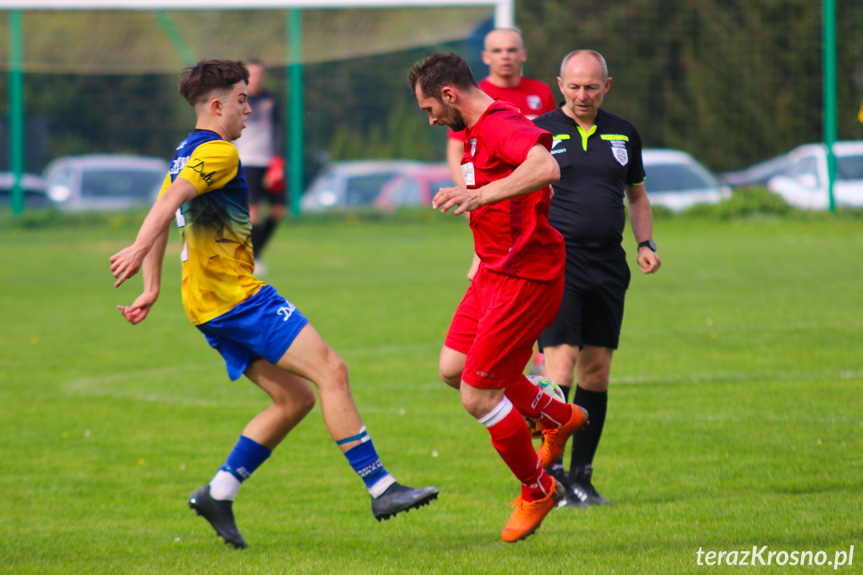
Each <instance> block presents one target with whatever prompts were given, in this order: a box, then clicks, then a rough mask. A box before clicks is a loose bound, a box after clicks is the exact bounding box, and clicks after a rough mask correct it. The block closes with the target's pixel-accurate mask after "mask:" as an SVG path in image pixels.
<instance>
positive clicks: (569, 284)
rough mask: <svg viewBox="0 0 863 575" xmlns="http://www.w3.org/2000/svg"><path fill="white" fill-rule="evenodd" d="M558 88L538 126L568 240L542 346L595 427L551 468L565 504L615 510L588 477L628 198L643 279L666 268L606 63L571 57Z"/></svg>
mask: <svg viewBox="0 0 863 575" xmlns="http://www.w3.org/2000/svg"><path fill="white" fill-rule="evenodd" d="M557 82H558V85H559V86H560V91H561V93H562V94H563V97H564V100H565V101H564V104H563V105H562V106H561V107H560V108H558V109H557V110H555V111H553V112H549V113H548V114H544V115H542V116H540V117H538V118H536V119H535V120H534V122H535V123H536V124H537V125H538V126H539V127H541V128H544V129H546V130H548V131H549V132H551V134H552V136H553V138H554V140H553V145H552V150H551V153H552V155H553V156H554V158H555V159H556V160H557V161H558V164H559V165H560V172H561V177H560V180H559V181H558V182H557V183H555V184H554V186H553V187H554V197H553V198H552V201H551V209H550V212H549V221H550V222H551V224H552V225H553V226H554V227H555V228H557V230H558V231H560V233H561V234H562V235H563V237H564V241H565V242H566V272H565V277H566V287H565V291H564V295H563V301H562V303H561V306H560V311H559V312H558V315H557V318H556V319H555V321H554V323H553V324H552V325H551V326H550V327H548V328H547V329H546V330H545V331H543V332H542V335H541V336H540V338H539V343H540V347H541V348H542V350H543V352H544V354H545V365H546V375H547V376H548V377H549V378H550V379H551V380H552V381H554V382H555V383H557V384H558V385H560V386H561V387H562V388H563V389H564V392H566V393H567V394H568V393H569V389H570V388H571V387H572V382H573V372H575V374H576V376H577V380H576V381H577V387H576V391H575V397H574V398H573V403H575V404H577V405H580V406H582V407H585V408H586V409H587V411H588V412H589V413H590V424H589V425H588V426H587V427H585V428H584V429H583V430H581V431H579V432H577V433H576V434H574V435H573V436H572V437H573V439H572V460H571V467H570V472H569V476H568V477H566V474H565V473H564V471H563V464H562V462H558V463H557V464H556V465H555V466H554V468H553V469H552V471H553V474H554V475H556V476H557V477H558V479H563V483H565V484H567V483H568V486H569V487H570V490H569V491H568V492H567V498H566V502H567V504H568V505H572V506H584V505H590V504H604V503H610V502H609V501H608V500H607V499H605V498H603V497H601V496H600V495H599V493H597V492H596V489H594V487H593V484H592V475H593V457H594V454H595V453H596V449H597V447H598V445H599V440H600V437H601V435H602V428H603V425H604V423H605V413H606V407H607V403H608V381H609V376H610V373H611V359H612V356H613V354H614V350H615V349H617V346H618V342H619V340H620V327H621V324H622V322H623V303H624V297H625V295H626V290H627V288H628V287H629V280H630V272H629V267H628V265H627V263H626V252H625V251H624V250H623V247H622V246H621V242H622V240H623V228H624V226H625V223H626V212H625V207H624V196H625V197H626V200H627V201H628V203H629V218H630V222H631V225H632V231H633V233H634V234H635V239H636V242H637V243H638V265H639V267H640V268H641V271H642V273H646V274H647V273H653V272H655V271H656V270H658V269H659V266H660V265H661V261H660V259H659V256H658V255H657V254H656V244H655V243H654V242H653V240H652V234H653V217H652V213H651V209H650V201H649V200H648V198H647V192H646V191H645V188H644V179H645V173H644V166H643V164H642V161H641V138H640V136H639V135H638V131H637V130H636V129H635V126H633V125H632V124H631V123H630V122H628V121H626V120H624V119H623V118H620V117H618V116H615V115H614V114H610V113H608V112H606V111H604V110H601V109H600V106H601V105H602V100H603V97H604V96H605V94H606V93H608V90H609V88H611V78H610V77H609V76H608V68H607V66H606V63H605V59H604V58H603V57H602V55H600V54H599V53H598V52H594V51H592V50H577V51H575V52H571V53H570V54H568V55H567V56H566V57H565V58H564V59H563V62H562V63H561V67H560V77H558V79H557ZM567 480H568V481H567Z"/></svg>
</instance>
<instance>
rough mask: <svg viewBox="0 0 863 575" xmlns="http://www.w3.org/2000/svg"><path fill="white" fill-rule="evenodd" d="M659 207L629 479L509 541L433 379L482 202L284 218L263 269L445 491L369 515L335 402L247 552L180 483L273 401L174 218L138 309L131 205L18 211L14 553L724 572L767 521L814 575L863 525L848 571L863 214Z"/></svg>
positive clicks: (625, 432)
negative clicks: (229, 370)
mask: <svg viewBox="0 0 863 575" xmlns="http://www.w3.org/2000/svg"><path fill="white" fill-rule="evenodd" d="M112 221H113V220H110V219H109V220H107V224H111V222H112ZM124 222H125V223H124ZM655 227H656V233H655V238H656V241H657V243H658V244H659V247H660V254H661V256H662V259H663V267H662V269H661V270H660V272H659V273H658V274H656V275H655V276H650V277H645V276H642V274H640V273H639V272H637V271H634V272H633V281H632V285H631V287H630V291H629V295H628V297H627V309H626V317H625V320H624V326H623V335H622V340H621V347H620V350H619V351H618V352H617V354H616V356H615V361H614V365H613V371H612V386H611V392H610V400H609V414H608V419H607V422H606V427H605V433H604V437H603V441H602V444H601V445H600V449H599V453H598V455H597V458H596V461H595V484H596V486H597V487H598V488H599V490H600V492H601V493H602V494H603V495H604V496H606V497H608V498H610V499H611V500H613V502H614V504H613V505H612V506H610V507H604V508H591V509H587V510H575V509H561V510H555V511H553V512H552V513H551V514H550V515H549V516H548V518H547V519H546V521H545V522H544V523H543V525H542V527H541V529H540V530H539V531H538V532H537V534H536V535H535V536H533V537H531V538H529V539H528V540H526V541H524V542H521V543H518V544H514V545H512V544H506V543H504V542H503V541H501V539H500V530H501V529H502V527H503V525H504V523H505V522H506V519H507V517H508V516H509V513H510V509H509V508H508V507H507V503H508V502H509V501H511V500H512V499H514V498H515V497H516V496H517V495H518V484H517V482H516V480H515V479H514V478H512V476H511V475H510V474H509V472H508V470H507V469H506V468H505V466H504V464H503V463H502V461H501V460H500V459H499V458H498V457H497V455H496V454H495V453H494V451H493V449H492V447H491V445H490V441H489V437H488V433H487V432H486V431H485V429H484V428H483V427H482V426H481V425H479V424H477V423H476V422H475V421H473V420H472V419H471V418H470V417H469V416H468V415H467V414H466V413H465V412H464V410H463V408H462V407H461V404H460V401H459V399H458V396H457V394H456V393H455V392H454V391H452V390H450V389H449V388H447V387H446V386H445V385H444V384H442V383H441V382H440V381H439V379H438V377H437V356H438V351H439V349H440V345H441V343H442V341H443V337H444V334H445V331H446V328H447V326H448V323H449V320H450V318H451V315H452V312H453V310H454V308H455V305H456V304H457V302H458V301H459V299H460V297H461V295H462V293H463V291H464V289H465V287H466V280H465V278H464V273H465V271H466V270H467V267H468V264H469V262H470V256H471V246H472V244H471V239H470V237H469V232H468V230H467V226H466V225H464V223H463V221H462V220H461V219H460V218H453V217H452V216H449V215H447V216H430V217H428V218H420V217H417V218H414V219H411V220H401V221H399V220H395V221H385V222H362V221H356V220H352V219H349V220H346V221H319V222H317V223H309V222H301V223H296V224H287V225H285V226H284V227H283V228H281V229H280V230H279V232H278V235H277V237H276V238H275V240H274V242H273V244H272V245H271V247H270V249H269V252H268V254H267V263H268V265H269V268H270V270H271V273H270V275H269V276H268V277H267V278H266V280H267V281H268V282H270V283H273V284H274V285H275V286H276V287H277V288H278V289H279V290H280V292H281V293H283V294H284V295H286V296H287V297H288V298H289V299H291V300H292V301H293V302H294V303H295V304H297V305H298V306H299V308H300V309H301V310H302V311H303V312H304V313H305V314H306V315H307V316H308V317H309V318H310V320H311V321H312V323H313V324H314V325H315V327H316V328H317V329H318V331H320V332H321V334H322V335H323V336H324V338H325V339H327V341H328V342H329V343H330V344H331V345H332V346H333V347H334V348H335V349H336V350H337V351H338V352H339V353H340V354H341V355H342V356H343V357H344V358H345V360H346V361H347V363H348V367H349V369H350V373H351V381H352V387H353V391H354V396H355V399H356V401H357V404H358V406H359V409H360V412H361V414H362V415H363V417H364V420H365V423H366V424H367V426H368V428H369V431H370V432H371V434H372V437H373V438H374V440H375V444H376V447H377V448H378V451H379V453H380V454H381V457H382V459H383V462H384V464H385V465H386V466H387V468H388V469H389V470H390V471H391V472H392V473H393V474H394V475H396V477H397V478H398V479H399V480H401V481H402V482H404V483H407V484H410V485H421V484H429V483H431V484H435V485H437V486H438V487H439V488H440V490H441V495H440V498H439V499H438V500H437V501H435V502H434V503H433V504H432V505H431V506H429V507H424V508H422V509H420V510H416V511H411V512H410V513H407V514H402V515H399V516H398V517H396V518H394V519H391V520H389V521H386V522H382V523H378V522H376V521H375V520H374V518H373V517H372V514H371V512H370V504H369V499H368V495H367V493H366V491H365V489H364V488H363V485H362V482H361V481H360V480H359V479H358V478H357V477H356V476H355V475H354V474H353V472H352V471H351V469H350V467H349V466H348V464H347V462H346V461H345V460H344V458H343V457H342V455H341V454H340V452H339V450H338V448H337V447H336V446H335V445H334V444H333V442H332V441H331V440H330V439H329V437H328V435H327V433H326V430H325V428H324V426H323V422H322V420H321V416H320V407H319V406H318V407H316V408H315V410H314V411H313V412H312V414H311V415H310V416H309V417H308V418H307V419H306V421H304V422H303V423H302V424H301V425H300V426H299V427H298V428H297V429H296V430H294V432H292V433H291V435H289V436H288V438H287V439H286V441H285V442H284V443H283V444H282V445H281V446H280V447H279V448H278V449H277V450H276V451H275V452H274V454H273V457H271V458H270V460H269V461H268V462H267V463H265V464H264V466H262V467H261V468H260V469H259V470H258V472H257V473H256V474H255V475H254V476H253V477H252V478H251V479H250V480H249V481H248V482H247V483H246V484H245V485H244V487H243V489H242V490H241V492H240V496H239V498H238V499H237V502H236V504H235V513H236V515H237V520H238V524H239V526H240V529H241V531H242V532H243V534H244V535H245V537H246V539H247V540H248V541H249V545H250V547H249V548H248V549H246V550H244V551H235V550H233V549H231V548H228V547H226V546H225V545H223V544H222V543H221V542H220V541H219V540H218V539H217V538H216V536H215V534H214V533H213V531H212V530H211V529H210V527H209V526H208V525H207V524H206V523H205V522H204V521H203V520H202V519H200V518H198V517H196V516H195V515H194V514H193V513H192V512H191V511H190V510H189V509H188V508H187V506H186V501H187V497H188V495H189V494H190V493H191V492H192V491H193V490H194V489H195V488H196V487H198V486H200V485H202V484H204V483H206V482H207V481H209V479H210V478H211V476H212V475H213V473H214V472H215V470H216V469H217V468H218V466H220V465H221V464H222V463H223V461H224V458H225V456H226V455H227V453H228V451H229V450H230V448H231V447H232V446H233V444H234V442H235V441H236V438H237V436H238V434H239V433H240V431H241V430H242V428H243V426H244V425H245V423H246V422H247V421H248V420H249V419H250V418H251V417H252V416H253V415H254V414H255V413H257V412H258V411H260V410H261V409H263V408H264V407H265V406H266V399H265V396H264V394H263V393H262V392H260V391H259V390H258V389H257V388H255V387H254V386H253V385H252V384H250V383H249V382H247V381H245V380H241V381H239V382H235V383H231V382H230V381H229V380H228V379H227V376H226V375H225V372H224V367H223V364H222V361H221V358H220V357H219V356H218V354H217V353H216V352H214V351H213V350H211V349H210V348H209V347H208V346H207V345H206V342H205V340H204V338H203V336H202V335H201V334H200V333H199V332H198V331H197V330H196V329H194V328H192V327H191V326H190V325H189V323H188V320H187V319H186V317H185V314H184V312H183V310H182V305H181V302H180V294H179V261H178V260H179V258H178V252H179V247H178V241H177V238H176V232H173V233H172V239H171V244H170V246H169V253H168V255H167V256H166V266H165V273H164V281H163V289H162V295H161V298H160V301H159V302H158V304H157V306H156V308H154V310H153V312H152V313H151V314H150V317H149V318H148V319H147V320H146V321H145V322H144V323H142V324H141V325H138V326H130V325H128V324H126V323H125V322H124V320H123V319H122V317H121V316H120V314H119V312H118V311H117V310H116V309H115V307H116V305H117V304H121V303H123V304H128V303H131V302H132V300H133V299H134V298H135V296H137V295H138V293H139V289H140V279H139V278H135V279H133V280H131V281H130V283H129V284H127V285H126V286H123V287H121V288H120V289H114V288H113V287H112V284H113V278H112V277H111V275H110V271H109V269H108V257H109V256H110V255H111V254H112V253H114V252H116V251H117V250H119V249H121V248H122V247H124V246H125V245H127V244H128V243H130V242H131V241H132V240H133V238H134V235H135V233H136V228H135V227H134V226H132V225H130V224H129V223H128V221H127V219H125V220H124V219H122V218H119V219H117V220H116V222H115V224H114V225H99V226H84V225H78V226H74V225H63V226H60V227H56V228H52V229H46V228H42V229H26V228H23V227H20V226H7V227H5V228H4V229H0V252H2V253H3V254H4V255H3V262H4V265H3V272H2V273H3V279H2V288H0V289H2V294H3V297H2V298H0V318H2V321H0V324H2V328H0V349H2V352H0V431H2V433H0V437H2V445H3V448H2V454H3V457H2V461H3V471H2V473H0V509H2V511H0V571H4V572H8V573H16V574H20V573H38V574H53V573H70V574H78V573H87V574H90V573H248V574H264V573H271V574H277V573H309V574H311V573H314V574H321V573H339V574H349V573H351V574H352V573H368V574H379V573H392V574H404V573H500V574H509V573H514V574H516V573H517V574H522V573H537V574H539V573H543V574H553V573H663V574H668V573H702V572H717V573H718V572H726V571H735V570H737V569H741V568H742V567H729V566H727V565H722V566H715V567H710V566H707V565H703V563H704V562H705V561H706V557H707V556H706V555H702V556H699V555H698V552H699V550H702V551H703V552H704V553H705V554H706V553H707V552H708V551H717V552H718V551H725V552H732V551H740V552H742V551H748V552H751V551H752V549H753V547H757V548H759V549H761V548H763V547H765V546H766V550H765V551H764V552H763V554H762V555H760V557H763V559H764V561H765V562H766V561H767V558H768V553H769V552H779V555H776V556H775V557H774V558H773V560H772V561H773V564H772V565H773V566H771V567H761V569H760V570H764V569H767V571H768V572H774V573H787V572H797V571H799V572H806V573H813V572H816V573H818V572H828V571H831V572H832V571H833V570H834V567H833V566H830V565H827V564H826V563H825V564H824V565H822V566H812V567H806V568H801V567H791V566H788V565H786V566H779V565H777V562H778V561H781V560H782V558H783V556H782V554H781V552H785V553H786V555H785V560H786V561H788V560H789V557H793V556H792V555H790V554H791V553H792V552H807V551H811V552H813V556H815V557H821V558H824V559H825V561H826V560H829V561H831V563H832V562H833V561H834V559H835V558H839V557H841V553H843V552H845V553H847V552H848V551H849V550H850V548H851V546H852V545H853V546H854V547H855V551H856V553H855V556H854V557H853V565H852V566H847V565H844V566H840V567H839V568H838V569H837V571H839V572H849V573H850V572H859V569H860V565H863V520H861V519H863V458H861V453H863V402H861V400H860V393H861V384H863V298H861V284H863V281H861V280H863V272H861V265H860V264H861V261H863V224H861V221H860V220H859V219H853V218H836V219H834V218H830V217H825V218H796V219H791V220H778V219H769V218H768V219H750V220H739V221H731V222H715V221H710V220H708V219H683V218H672V219H663V220H660V221H658V222H657V223H656V226H655ZM626 238H627V240H626V247H627V248H631V247H632V241H631V232H630V231H629V230H627V232H626ZM629 252H630V253H629V256H630V261H631V262H632V256H633V253H632V252H633V250H631V249H630V250H629ZM818 552H824V554H823V556H816V555H815V554H816V553H818ZM741 558H742V557H741V555H738V556H737V559H736V560H738V561H739V560H741ZM699 559H700V560H701V562H702V565H699V564H698V561H699ZM756 561H757V560H756ZM756 565H758V563H756Z"/></svg>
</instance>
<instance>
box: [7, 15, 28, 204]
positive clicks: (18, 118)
mask: <svg viewBox="0 0 863 575" xmlns="http://www.w3.org/2000/svg"><path fill="white" fill-rule="evenodd" d="M21 54H22V50H21V11H20V10H12V11H11V12H9V171H11V172H12V177H13V178H14V181H13V184H12V213H13V214H15V215H19V214H21V213H22V212H23V211H24V188H23V187H22V186H21V177H22V176H23V175H24V145H25V139H24V70H23V58H22V55H21Z"/></svg>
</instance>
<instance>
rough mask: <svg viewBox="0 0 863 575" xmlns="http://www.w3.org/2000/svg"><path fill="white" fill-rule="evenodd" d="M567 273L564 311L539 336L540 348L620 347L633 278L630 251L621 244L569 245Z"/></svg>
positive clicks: (562, 306)
mask: <svg viewBox="0 0 863 575" xmlns="http://www.w3.org/2000/svg"><path fill="white" fill-rule="evenodd" d="M565 276H566V277H565V285H564V291H563V300H562V301H561V303H560V311H559V312H557V317H556V318H555V320H554V323H552V324H551V325H550V326H549V327H547V328H546V329H545V330H544V331H543V332H542V334H541V335H540V336H539V347H540V349H542V348H543V347H551V346H555V345H564V344H565V345H573V346H578V347H579V348H582V347H584V346H585V345H591V346H596V347H608V348H611V349H617V346H618V344H619V343H620V328H621V325H622V324H623V300H624V298H625V296H626V290H627V288H629V280H630V279H631V273H630V271H629V266H628V265H627V263H626V252H624V251H623V248H622V247H619V246H616V247H615V249H608V248H605V249H602V250H598V249H591V248H575V247H569V246H567V248H566V272H565Z"/></svg>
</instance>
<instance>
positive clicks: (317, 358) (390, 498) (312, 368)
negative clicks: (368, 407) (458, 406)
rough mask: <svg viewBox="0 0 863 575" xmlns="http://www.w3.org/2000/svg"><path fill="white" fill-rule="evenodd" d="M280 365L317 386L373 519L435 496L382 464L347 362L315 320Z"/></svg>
mask: <svg viewBox="0 0 863 575" xmlns="http://www.w3.org/2000/svg"><path fill="white" fill-rule="evenodd" d="M277 365H278V367H280V368H282V369H285V370H287V371H290V372H292V373H295V374H297V375H300V376H302V377H304V378H306V379H308V380H310V381H312V382H313V383H314V384H315V385H316V386H317V388H318V394H319V396H320V401H321V412H322V413H323V416H324V424H325V425H326V426H327V431H329V433H330V437H332V438H333V441H335V442H336V444H337V445H338V446H339V447H340V448H341V450H342V453H344V454H345V457H346V458H347V460H348V462H349V463H350V465H351V467H352V468H353V469H354V471H356V473H357V474H358V475H359V476H360V478H362V480H363V482H364V483H365V484H366V488H367V489H368V491H369V494H370V495H371V497H372V513H373V514H374V516H375V518H377V519H378V520H379V521H380V520H381V519H389V518H390V517H392V516H394V515H396V514H397V513H400V512H402V511H409V510H410V509H414V508H417V507H421V506H423V505H427V504H428V503H430V502H431V501H432V500H434V499H436V498H437V495H438V489H437V488H436V487H434V486H431V485H430V486H426V487H422V488H419V489H414V488H411V487H407V486H404V485H401V484H399V483H398V482H397V481H396V480H395V478H394V477H393V476H392V475H390V474H389V473H388V472H387V470H386V469H385V468H384V466H383V464H382V463H381V460H380V458H379V457H378V454H377V452H376V451H375V448H374V445H373V444H372V441H371V437H370V436H369V433H368V431H367V430H366V427H365V426H364V425H363V422H362V419H361V418H360V414H359V411H358V410H357V407H356V404H355V403H354V399H353V396H352V395H351V389H350V385H349V382H348V369H347V366H346V365H345V362H344V361H343V360H342V358H341V357H339V355H338V354H337V353H336V352H335V351H334V350H333V349H332V348H331V347H330V346H329V345H328V344H327V343H326V342H325V341H324V340H323V338H322V337H321V336H320V335H319V334H318V332H317V331H316V330H315V329H314V328H313V327H312V326H311V324H307V325H306V326H305V327H304V328H303V329H302V330H301V331H300V333H299V334H298V335H297V337H296V338H295V339H294V341H293V343H292V344H291V346H290V347H289V348H288V350H287V351H286V352H285V354H284V355H283V356H282V358H281V359H280V360H279V362H278V364H277Z"/></svg>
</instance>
